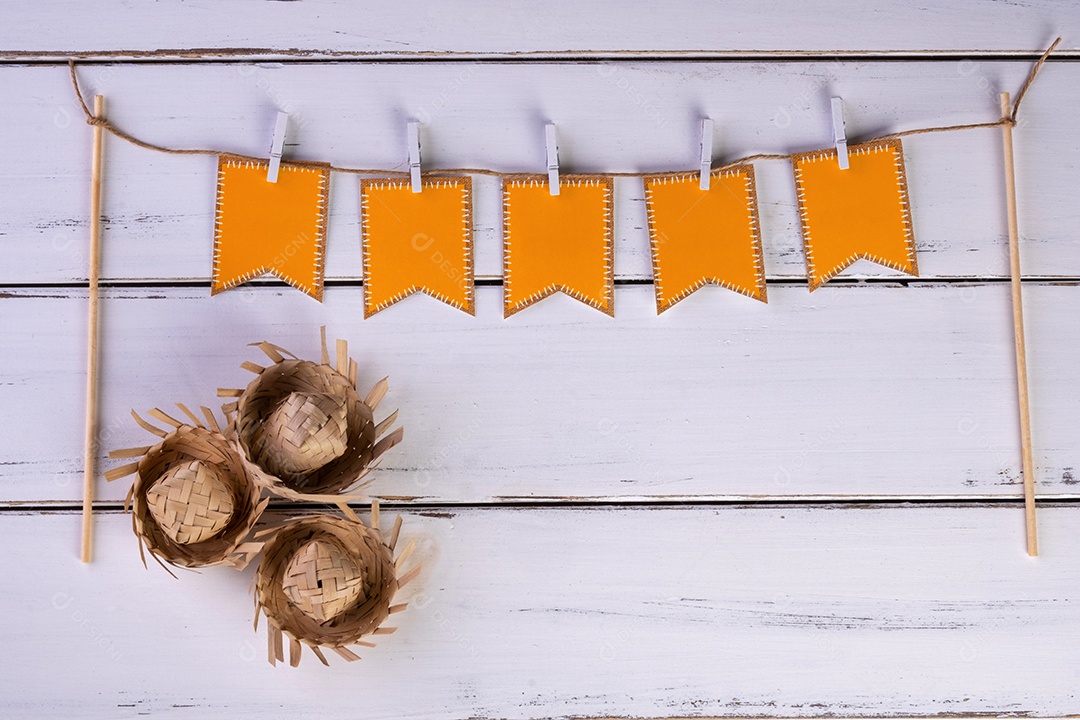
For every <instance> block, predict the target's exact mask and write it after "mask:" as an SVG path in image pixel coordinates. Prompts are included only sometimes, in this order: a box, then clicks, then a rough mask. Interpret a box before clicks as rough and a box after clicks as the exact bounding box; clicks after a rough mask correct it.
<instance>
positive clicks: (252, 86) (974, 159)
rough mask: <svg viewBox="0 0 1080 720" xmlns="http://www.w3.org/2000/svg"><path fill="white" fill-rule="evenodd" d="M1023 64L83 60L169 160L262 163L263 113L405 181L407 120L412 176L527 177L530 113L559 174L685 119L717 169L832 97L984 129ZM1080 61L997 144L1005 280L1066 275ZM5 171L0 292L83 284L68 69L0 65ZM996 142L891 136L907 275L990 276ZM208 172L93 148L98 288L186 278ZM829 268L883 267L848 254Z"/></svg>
mask: <svg viewBox="0 0 1080 720" xmlns="http://www.w3.org/2000/svg"><path fill="white" fill-rule="evenodd" d="M1028 68H1029V63H1027V62H1008V63H1005V62H983V63H973V62H970V61H964V62H940V63H937V62H935V63H925V62H923V63H846V64H842V63H838V62H832V63H824V62H822V63H789V64H770V63H737V64H733V63H727V64H719V63H689V62H681V63H680V62H665V63H601V64H590V63H581V64H573V65H565V64H542V65H523V64H511V63H508V64H482V65H481V64H476V65H474V64H448V63H436V64H424V65H416V64H393V65H334V64H313V65H295V64H294V65H286V66H280V65H277V66H251V65H182V66H158V65H153V66H89V67H86V68H84V69H83V70H82V71H81V74H82V77H83V78H84V80H85V90H86V93H87V94H88V95H89V94H91V93H94V92H101V93H104V94H106V96H107V98H108V99H107V107H108V112H109V114H110V117H112V119H113V121H114V122H116V123H117V125H118V126H120V127H121V128H124V129H127V130H128V131H130V132H133V133H136V134H137V135H139V136H141V137H143V138H145V139H147V140H150V141H153V142H157V143H163V144H166V145H171V146H174V147H217V148H221V149H225V150H229V151H234V152H244V153H253V154H261V153H264V152H266V151H267V148H268V147H269V142H270V136H271V132H272V129H273V121H274V118H275V113H276V108H283V109H286V110H288V111H289V112H290V113H291V114H292V115H291V117H292V120H293V122H292V126H291V127H292V128H293V129H292V131H291V133H290V139H289V143H290V145H289V146H288V147H287V155H290V156H292V157H294V158H301V159H308V160H319V161H333V162H334V163H337V164H342V165H352V166H363V167H387V168H398V169H404V168H405V157H406V155H405V153H406V143H405V136H404V132H405V130H404V129H405V121H406V119H408V118H411V117H414V116H416V117H419V118H420V119H421V120H422V121H424V159H425V162H426V163H427V164H428V167H463V166H464V167H474V166H481V167H490V168H493V169H497V170H502V171H511V172H513V171H532V170H535V171H537V172H540V171H542V170H543V168H544V146H543V121H544V120H545V119H550V120H553V121H556V122H558V123H559V133H560V149H561V157H562V163H563V166H564V170H565V171H566V172H571V171H574V170H578V171H590V172H592V171H604V170H608V171H657V170H665V169H680V168H683V169H687V170H690V169H693V168H695V167H696V163H697V152H698V142H699V138H698V132H699V131H698V124H699V121H700V118H701V116H703V115H709V116H711V117H713V118H714V119H715V120H716V122H717V132H718V138H719V141H718V146H717V148H716V154H717V158H718V159H719V160H731V159H734V158H735V157H739V156H743V155H746V154H749V153H754V152H777V151H783V152H789V151H803V150H809V149H814V148H818V147H822V146H828V145H829V144H830V143H831V137H832V136H831V130H830V126H829V122H830V121H829V112H828V97H829V95H830V94H842V95H843V97H844V98H845V102H846V107H847V111H848V132H849V136H850V137H851V138H852V139H853V140H854V139H858V138H859V137H863V138H865V137H869V136H873V135H878V134H882V133H886V132H890V131H896V130H903V129H910V128H917V127H926V126H932V125H939V124H950V123H954V124H955V123H965V122H979V121H993V120H995V119H996V118H997V117H998V115H999V110H998V100H997V96H996V94H995V89H997V88H1005V89H1008V90H1011V91H1015V90H1016V89H1017V88H1018V87H1019V85H1020V83H1021V82H1022V80H1023V78H1024V76H1025V75H1026V73H1027V71H1028ZM1078 73H1080V67H1078V66H1075V65H1073V64H1067V63H1056V64H1050V65H1048V66H1047V67H1046V69H1045V71H1044V73H1043V75H1042V77H1040V79H1039V82H1038V84H1037V85H1036V86H1035V87H1034V88H1033V90H1032V92H1031V93H1030V95H1029V96H1028V99H1027V101H1026V105H1025V107H1024V111H1023V120H1024V125H1023V127H1021V128H1020V129H1018V131H1017V132H1016V143H1017V162H1018V169H1017V172H1018V185H1019V193H1020V196H1019V202H1020V229H1021V234H1022V245H1023V269H1024V272H1025V273H1027V274H1029V275H1036V276H1055V277H1061V276H1073V277H1075V276H1080V236H1078V235H1077V233H1076V232H1075V228H1076V227H1077V225H1078V224H1080V205H1077V203H1075V202H1074V195H1075V189H1076V188H1077V187H1080V161H1078V159H1080V136H1078V135H1077V134H1076V133H1075V132H1073V128H1072V124H1071V123H1070V122H1069V121H1068V118H1070V117H1073V116H1075V115H1077V114H1080V82H1078V77H1077V75H1078ZM0 92H3V95H4V97H6V98H9V102H8V103H7V106H6V110H5V112H6V113H7V117H8V118H9V120H8V121H7V130H8V132H7V135H6V136H7V137H8V139H9V140H8V141H9V142H10V143H12V146H11V150H12V151H14V152H17V164H15V165H12V167H13V168H17V170H13V171H10V172H8V173H6V174H4V176H3V177H2V178H0V233H2V235H0V247H3V249H4V251H5V262H4V263H2V264H0V283H26V282H34V283H37V282H67V281H72V280H77V279H79V278H85V277H86V262H85V255H86V253H85V246H86V242H87V239H86V238H87V234H88V233H87V231H86V223H87V213H88V201H87V196H88V191H87V189H86V186H87V183H88V180H87V178H88V177H89V157H90V153H89V142H90V130H89V128H87V127H86V125H84V124H83V122H82V120H81V115H80V114H79V112H78V109H77V107H76V106H75V104H74V98H73V95H72V92H71V88H70V83H69V82H68V78H67V70H66V68H57V67H2V68H0ZM1000 144H1001V143H1000V135H999V133H998V132H997V131H996V130H973V131H967V132H965V133H952V134H948V135H937V136H919V137H915V138H911V139H909V140H907V141H906V143H905V147H906V158H907V170H908V178H909V185H910V189H911V200H912V205H913V209H914V223H915V235H916V240H917V243H918V247H919V253H920V267H921V270H922V272H923V274H924V276H927V277H941V276H949V277H957V276H960V277H980V276H1002V275H1006V274H1007V272H1008V269H1007V268H1008V266H1007V252H1006V249H1005V248H1006V241H1005V224H1004V222H1005V221H1004V216H1005V213H1004V203H1003V194H1004V191H1003V189H1002V181H1001V157H1000V156H1001V147H1000ZM215 168H216V166H215V160H214V159H213V158H210V157H169V156H163V155H160V154H157V153H153V152H150V151H146V150H142V149H139V148H136V147H132V146H129V145H127V144H126V143H123V142H121V141H119V140H116V139H110V140H109V142H108V146H107V154H106V175H107V179H106V184H105V213H106V215H107V222H106V224H105V240H104V243H105V244H104V261H103V262H104V265H103V273H104V277H106V278H114V279H116V278H119V279H146V278H152V279H159V278H165V279H206V278H207V277H208V276H209V274H210V267H211V243H212V235H213V208H214V197H215V194H214V182H215ZM757 176H758V180H759V189H758V198H759V203H760V210H761V216H762V218H761V226H762V232H763V236H764V247H765V252H766V258H765V267H766V271H767V273H768V274H769V275H770V276H771V277H785V278H799V277H804V275H805V269H804V258H803V254H802V240H801V236H800V232H799V222H798V214H797V211H796V206H795V193H794V187H793V182H792V179H791V168H790V164H789V163H787V162H784V161H766V162H759V163H758V164H757ZM357 188H358V182H357V180H356V177H355V176H347V175H336V176H335V178H334V180H333V182H332V189H331V195H332V198H331V208H332V211H331V218H330V227H329V242H328V257H327V263H326V271H327V276H328V277H331V278H356V277H359V276H360V274H361V261H360V252H359V202H358V199H357V194H358V189H357ZM616 195H617V202H616V221H615V231H616V235H617V252H616V262H615V265H616V272H617V273H618V274H619V276H620V277H623V278H650V277H651V274H652V272H651V265H650V261H649V255H648V241H647V237H646V229H645V227H646V226H645V211H644V203H643V200H642V190H641V184H640V181H639V180H635V179H628V180H625V181H619V182H618V183H617V186H616ZM474 215H475V223H476V272H477V274H478V276H480V277H484V278H493V277H499V276H500V275H501V272H502V243H501V239H500V233H501V214H500V209H499V197H498V184H497V182H496V181H495V180H494V179H490V178H488V179H485V178H478V179H477V192H476V211H475V213H474ZM849 273H858V274H864V275H873V276H880V275H895V273H894V272H893V271H891V270H886V269H882V268H878V267H876V266H873V265H870V264H868V263H860V265H859V266H857V267H855V268H852V269H851V270H850V271H849Z"/></svg>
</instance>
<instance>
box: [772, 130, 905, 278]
mask: <svg viewBox="0 0 1080 720" xmlns="http://www.w3.org/2000/svg"><path fill="white" fill-rule="evenodd" d="M848 153H849V155H848V158H849V163H850V167H848V168H847V169H841V168H840V165H839V163H838V162H837V153H836V150H818V151H815V152H809V153H803V154H801V155H795V156H793V158H792V161H791V162H792V166H793V168H794V172H795V188H796V192H797V194H798V198H799V216H800V217H801V219H802V233H803V244H804V246H805V254H806V274H807V278H808V280H809V285H810V290H811V291H813V290H815V289H817V288H819V287H821V285H822V284H823V283H825V282H827V281H828V280H829V279H830V278H832V277H834V276H835V275H836V274H837V273H839V272H840V271H841V270H843V269H844V268H846V267H848V266H849V265H851V264H852V263H854V262H855V261H856V260H859V259H866V260H870V261H872V262H876V263H878V264H879V265H884V266H886V267H890V268H893V269H894V270H899V271H901V272H905V273H908V274H909V275H918V274H919V270H918V264H917V262H916V260H915V238H914V235H913V234H912V230H911V206H910V205H909V203H908V189H907V178H906V176H905V174H904V151H903V146H902V145H901V143H900V140H897V139H893V140H882V141H878V142H871V143H865V144H863V145H852V146H851V147H850V148H849V149H848Z"/></svg>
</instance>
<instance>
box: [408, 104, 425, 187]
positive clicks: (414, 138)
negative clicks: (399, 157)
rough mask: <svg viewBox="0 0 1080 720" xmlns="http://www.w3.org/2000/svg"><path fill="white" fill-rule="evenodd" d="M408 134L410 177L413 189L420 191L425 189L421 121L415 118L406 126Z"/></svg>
mask: <svg viewBox="0 0 1080 720" xmlns="http://www.w3.org/2000/svg"><path fill="white" fill-rule="evenodd" d="M406 135H407V138H408V143H409V179H410V181H411V182H412V191H413V192H414V193H418V192H420V191H421V190H422V189H423V185H422V184H421V181H420V123H418V122H416V121H415V120H414V121H412V122H410V123H409V124H408V125H407V126H406Z"/></svg>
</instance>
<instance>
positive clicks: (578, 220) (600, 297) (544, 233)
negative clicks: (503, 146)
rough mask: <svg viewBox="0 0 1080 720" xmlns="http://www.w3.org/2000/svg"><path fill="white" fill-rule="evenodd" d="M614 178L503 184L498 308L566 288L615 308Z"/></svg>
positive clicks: (509, 310)
mask: <svg viewBox="0 0 1080 720" xmlns="http://www.w3.org/2000/svg"><path fill="white" fill-rule="evenodd" d="M611 188H612V184H611V178H607V177H596V176H593V175H579V176H574V175H567V176H563V177H562V178H561V181H560V183H559V194H558V195H552V194H551V191H550V190H549V188H548V183H547V177H546V176H543V175H537V176H534V177H528V178H522V179H515V180H509V181H506V182H504V183H503V283H504V290H503V297H504V305H503V315H504V317H510V316H511V315H513V314H514V313H516V312H518V311H520V310H522V309H524V308H526V307H528V306H529V305H532V304H533V303H535V302H537V301H539V300H542V299H543V298H546V297H547V296H548V295H553V294H555V293H556V292H559V291H561V292H564V293H566V294H567V295H569V296H570V297H573V298H576V299H578V300H580V301H581V302H583V303H585V304H586V305H591V306H592V307H594V308H596V309H597V310H600V311H602V312H605V313H607V314H608V315H612V316H614V315H615V302H614V295H615V276H614V271H613V268H612V258H611V256H612V225H611Z"/></svg>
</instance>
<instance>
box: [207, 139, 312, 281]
mask: <svg viewBox="0 0 1080 720" xmlns="http://www.w3.org/2000/svg"><path fill="white" fill-rule="evenodd" d="M269 165H270V164H269V162H255V161H253V160H245V159H243V158H237V157H232V156H229V155H222V156H220V157H219V158H218V183H217V208H216V211H215V220H214V271H213V279H212V283H211V289H210V294H211V295H216V294H218V293H219V292H221V291H222V290H228V289H229V288H231V287H234V286H236V285H239V284H241V283H244V282H247V281H248V280H250V279H251V278H254V277H258V276H259V275H263V274H264V273H268V272H269V273H273V274H274V275H277V276H278V277H279V278H281V279H282V280H284V281H285V282H287V283H289V284H290V285H292V286H293V287H295V288H298V289H300V290H303V291H304V292H305V293H307V294H308V295H310V296H311V297H313V298H315V299H316V300H318V301H320V302H322V294H323V251H324V248H325V246H326V202H327V193H328V191H329V187H330V166H329V165H323V164H297V163H282V164H281V171H280V173H279V174H278V180H277V182H276V183H272V182H268V181H267V179H266V172H267V168H269Z"/></svg>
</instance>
